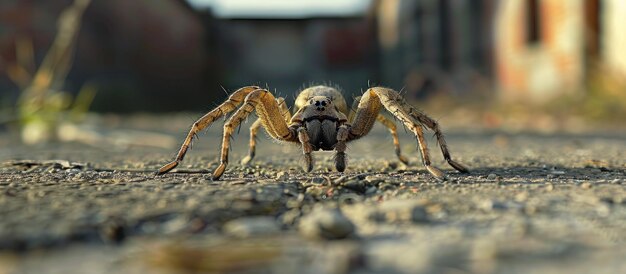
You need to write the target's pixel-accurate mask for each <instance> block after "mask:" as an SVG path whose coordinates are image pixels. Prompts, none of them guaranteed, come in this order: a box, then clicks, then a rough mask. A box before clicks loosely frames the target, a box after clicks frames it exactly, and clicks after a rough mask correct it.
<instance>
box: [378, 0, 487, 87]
mask: <svg viewBox="0 0 626 274" xmlns="http://www.w3.org/2000/svg"><path fill="white" fill-rule="evenodd" d="M496 2H498V1H495V0H468V1H453V0H384V1H378V2H377V19H378V26H379V28H378V32H379V39H380V45H381V48H382V49H381V59H382V60H381V66H382V69H381V73H382V78H383V81H382V82H383V84H385V85H389V86H391V87H394V88H402V87H403V88H404V89H405V90H407V93H409V94H415V95H417V96H425V95H428V94H431V93H436V92H445V93H452V94H454V93H463V92H471V91H473V90H474V89H488V88H489V84H488V83H489V79H490V76H491V74H492V70H493V68H492V67H493V64H492V56H493V51H494V48H493V41H492V40H493V39H492V36H493V34H492V30H493V17H494V10H495V6H496ZM485 85H487V86H485Z"/></svg>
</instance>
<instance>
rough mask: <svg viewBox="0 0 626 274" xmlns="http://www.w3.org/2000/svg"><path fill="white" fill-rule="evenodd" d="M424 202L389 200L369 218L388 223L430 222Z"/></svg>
mask: <svg viewBox="0 0 626 274" xmlns="http://www.w3.org/2000/svg"><path fill="white" fill-rule="evenodd" d="M425 204H426V203H425V201H419V200H418V201H416V200H391V201H385V202H383V203H382V204H380V206H379V207H378V208H377V210H376V211H374V212H373V213H372V214H371V215H370V218H371V219H374V220H376V221H384V222H390V223H402V222H415V223H424V222H428V221H430V218H429V214H428V211H427V209H426V206H425Z"/></svg>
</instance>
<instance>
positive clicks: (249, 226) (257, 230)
mask: <svg viewBox="0 0 626 274" xmlns="http://www.w3.org/2000/svg"><path fill="white" fill-rule="evenodd" d="M222 229H223V231H224V233H226V234H228V235H230V236H234V237H237V238H249V237H253V236H261V235H271V234H276V233H278V232H279V231H280V227H278V224H277V223H276V220H274V218H273V217H266V216H260V217H245V218H239V219H235V220H232V221H229V222H227V223H226V224H224V227H223V228H222Z"/></svg>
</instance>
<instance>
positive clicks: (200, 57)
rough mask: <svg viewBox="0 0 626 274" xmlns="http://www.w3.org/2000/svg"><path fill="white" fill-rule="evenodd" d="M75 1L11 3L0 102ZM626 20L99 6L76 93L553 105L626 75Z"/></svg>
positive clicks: (550, 0) (295, 4) (446, 4)
mask: <svg viewBox="0 0 626 274" xmlns="http://www.w3.org/2000/svg"><path fill="white" fill-rule="evenodd" d="M71 2H72V0H49V1H1V2H0V101H2V100H3V101H4V102H7V99H6V98H9V100H8V101H11V100H14V99H15V98H16V97H17V94H18V92H19V90H18V88H17V86H16V85H15V83H14V82H15V81H14V79H11V77H8V76H7V75H10V74H11V73H13V74H15V71H13V72H11V71H10V70H11V69H12V68H11V66H12V64H14V63H16V62H17V59H19V58H18V56H19V55H20V54H18V52H19V50H18V48H17V47H16V42H17V41H20V38H28V39H27V40H30V41H32V45H33V48H34V55H35V63H37V62H40V61H41V60H42V58H43V56H44V55H45V53H46V50H47V48H48V47H49V45H50V43H51V41H52V39H53V38H54V36H55V31H56V26H55V24H56V19H57V17H58V15H59V13H60V12H61V11H62V10H63V8H64V7H66V6H68V5H69V3H71ZM624 20H626V1H622V0H519V1H518V0H317V1H304V0H291V1H289V0H284V1H280V0H272V1H257V0H136V1H126V0H106V1H105V0H93V3H92V5H91V6H90V7H89V8H88V9H87V11H86V14H85V16H84V22H83V25H82V28H81V33H80V36H79V38H78V39H79V40H78V46H77V51H76V58H75V59H74V60H75V63H74V66H73V68H72V70H71V71H70V73H69V75H68V77H67V83H66V87H65V88H66V89H67V90H69V91H73V92H76V91H77V90H78V89H80V87H81V86H82V85H83V84H84V83H86V82H91V83H95V84H96V85H97V86H98V87H99V92H98V95H97V97H96V103H95V106H94V107H95V109H96V110H100V111H109V110H110V111H120V110H123V111H129V110H160V111H172V110H197V109H207V108H209V107H210V106H212V102H214V101H219V100H222V99H224V97H225V96H226V94H225V93H224V92H222V91H221V88H220V86H223V87H224V88H226V89H227V90H234V89H236V88H238V87H240V86H243V85H250V84H258V85H262V86H266V85H267V86H268V87H269V88H270V89H272V90H274V89H275V90H276V91H277V92H278V93H279V94H281V95H283V96H286V97H287V99H291V98H290V97H291V95H293V94H295V93H296V91H297V90H298V89H299V88H301V87H303V86H304V85H310V84H319V83H329V84H334V85H338V86H340V87H342V88H343V89H344V91H345V92H346V93H347V94H358V93H360V92H361V91H362V90H364V89H366V88H367V86H368V85H383V86H388V87H391V88H394V89H398V90H399V89H403V90H404V91H406V93H407V96H413V97H424V96H428V95H432V94H436V93H440V94H452V95H456V94H471V93H473V92H486V93H490V94H493V95H495V97H499V98H501V99H504V100H526V101H539V102H541V101H545V100H547V99H550V98H555V97H558V96H563V95H568V94H576V93H579V92H583V91H584V89H585V88H586V86H585V83H586V81H588V80H589V77H590V75H592V72H593V71H594V69H595V68H596V67H602V68H603V69H605V68H606V69H608V70H609V71H611V72H612V73H615V74H616V75H622V76H621V77H623V78H626V77H624V75H626V55H625V54H623V53H622V52H623V51H624V50H625V49H626V32H625V31H623V26H624V23H625V22H624ZM22 41H26V40H25V39H22ZM22 53H23V52H22ZM28 66H29V67H31V68H32V67H35V65H34V64H28ZM12 77H13V78H15V75H13V76H12ZM5 105H6V103H5ZM0 107H1V106H0Z"/></svg>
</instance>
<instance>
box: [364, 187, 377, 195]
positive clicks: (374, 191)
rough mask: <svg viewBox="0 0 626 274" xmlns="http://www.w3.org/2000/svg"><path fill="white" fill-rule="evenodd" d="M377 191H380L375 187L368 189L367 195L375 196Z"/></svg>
mask: <svg viewBox="0 0 626 274" xmlns="http://www.w3.org/2000/svg"><path fill="white" fill-rule="evenodd" d="M376 191H378V189H377V188H376V187H375V186H371V187H368V188H367V190H365V195H371V194H374V193H376Z"/></svg>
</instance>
